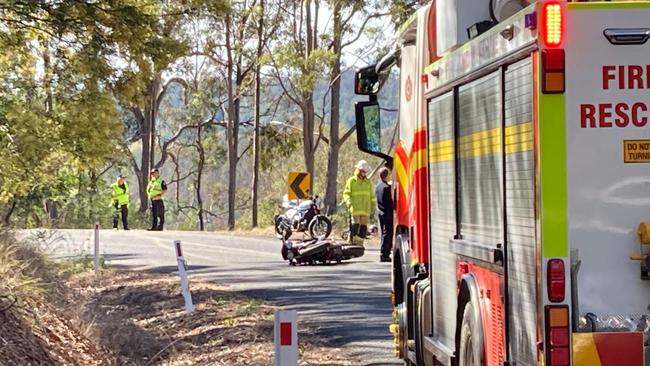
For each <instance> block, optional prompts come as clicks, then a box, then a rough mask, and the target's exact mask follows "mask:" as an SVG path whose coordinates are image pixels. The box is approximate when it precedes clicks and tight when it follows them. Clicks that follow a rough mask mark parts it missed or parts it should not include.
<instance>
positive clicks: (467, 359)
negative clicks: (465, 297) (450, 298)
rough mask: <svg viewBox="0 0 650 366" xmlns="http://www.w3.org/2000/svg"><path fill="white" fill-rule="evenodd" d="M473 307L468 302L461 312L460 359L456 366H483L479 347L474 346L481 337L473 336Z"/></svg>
mask: <svg viewBox="0 0 650 366" xmlns="http://www.w3.org/2000/svg"><path fill="white" fill-rule="evenodd" d="M474 323H475V320H474V305H472V302H471V301H470V302H468V303H467V305H465V311H464V312H463V322H462V324H461V328H460V359H459V363H458V366H484V363H483V360H482V358H483V357H482V356H481V354H480V352H479V350H478V349H479V347H478V346H479V345H478V344H474V343H476V342H477V341H479V340H480V339H481V338H482V337H480V335H478V334H474V333H475V331H476V329H477V324H474Z"/></svg>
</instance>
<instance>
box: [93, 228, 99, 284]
mask: <svg viewBox="0 0 650 366" xmlns="http://www.w3.org/2000/svg"><path fill="white" fill-rule="evenodd" d="M94 256H95V257H94V265H95V276H99V222H95V250H94Z"/></svg>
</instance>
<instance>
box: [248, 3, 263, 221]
mask: <svg viewBox="0 0 650 366" xmlns="http://www.w3.org/2000/svg"><path fill="white" fill-rule="evenodd" d="M260 9H261V10H260V15H259V23H258V26H257V59H256V60H255V62H256V63H257V66H255V127H254V131H253V188H252V192H251V201H252V209H251V215H252V217H251V225H252V226H253V227H257V225H258V223H257V199H258V198H257V193H258V188H259V187H258V186H259V174H260V81H261V76H260V64H259V61H260V58H261V57H262V52H263V45H264V42H263V39H262V37H263V35H264V0H260Z"/></svg>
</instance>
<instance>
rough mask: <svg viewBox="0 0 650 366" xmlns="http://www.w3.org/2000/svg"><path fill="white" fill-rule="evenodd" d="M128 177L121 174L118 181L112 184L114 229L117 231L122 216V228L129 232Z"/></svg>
mask: <svg viewBox="0 0 650 366" xmlns="http://www.w3.org/2000/svg"><path fill="white" fill-rule="evenodd" d="M125 178H126V177H125V176H123V175H122V174H120V175H119V176H118V177H117V181H116V182H115V183H113V184H111V207H113V208H114V209H115V211H114V212H113V229H115V230H117V224H118V222H119V219H120V216H122V227H123V228H124V230H129V221H128V218H129V185H128V184H127V183H126V180H124V179H125Z"/></svg>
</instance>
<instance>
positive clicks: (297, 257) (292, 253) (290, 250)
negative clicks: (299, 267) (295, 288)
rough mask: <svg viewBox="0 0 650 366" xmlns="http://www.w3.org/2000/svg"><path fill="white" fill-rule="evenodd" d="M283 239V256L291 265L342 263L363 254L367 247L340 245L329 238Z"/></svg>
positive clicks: (281, 237)
mask: <svg viewBox="0 0 650 366" xmlns="http://www.w3.org/2000/svg"><path fill="white" fill-rule="evenodd" d="M280 239H281V240H282V251H281V253H282V258H283V259H284V260H286V261H289V265H292V266H295V265H296V264H310V265H313V264H318V263H320V264H328V263H332V262H335V263H337V264H338V263H341V261H343V260H348V259H352V258H358V257H361V256H363V254H364V252H365V249H364V247H363V246H361V245H340V244H338V243H336V242H335V241H333V240H329V239H309V240H305V241H297V240H294V241H292V240H288V239H285V238H284V236H282V235H280Z"/></svg>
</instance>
